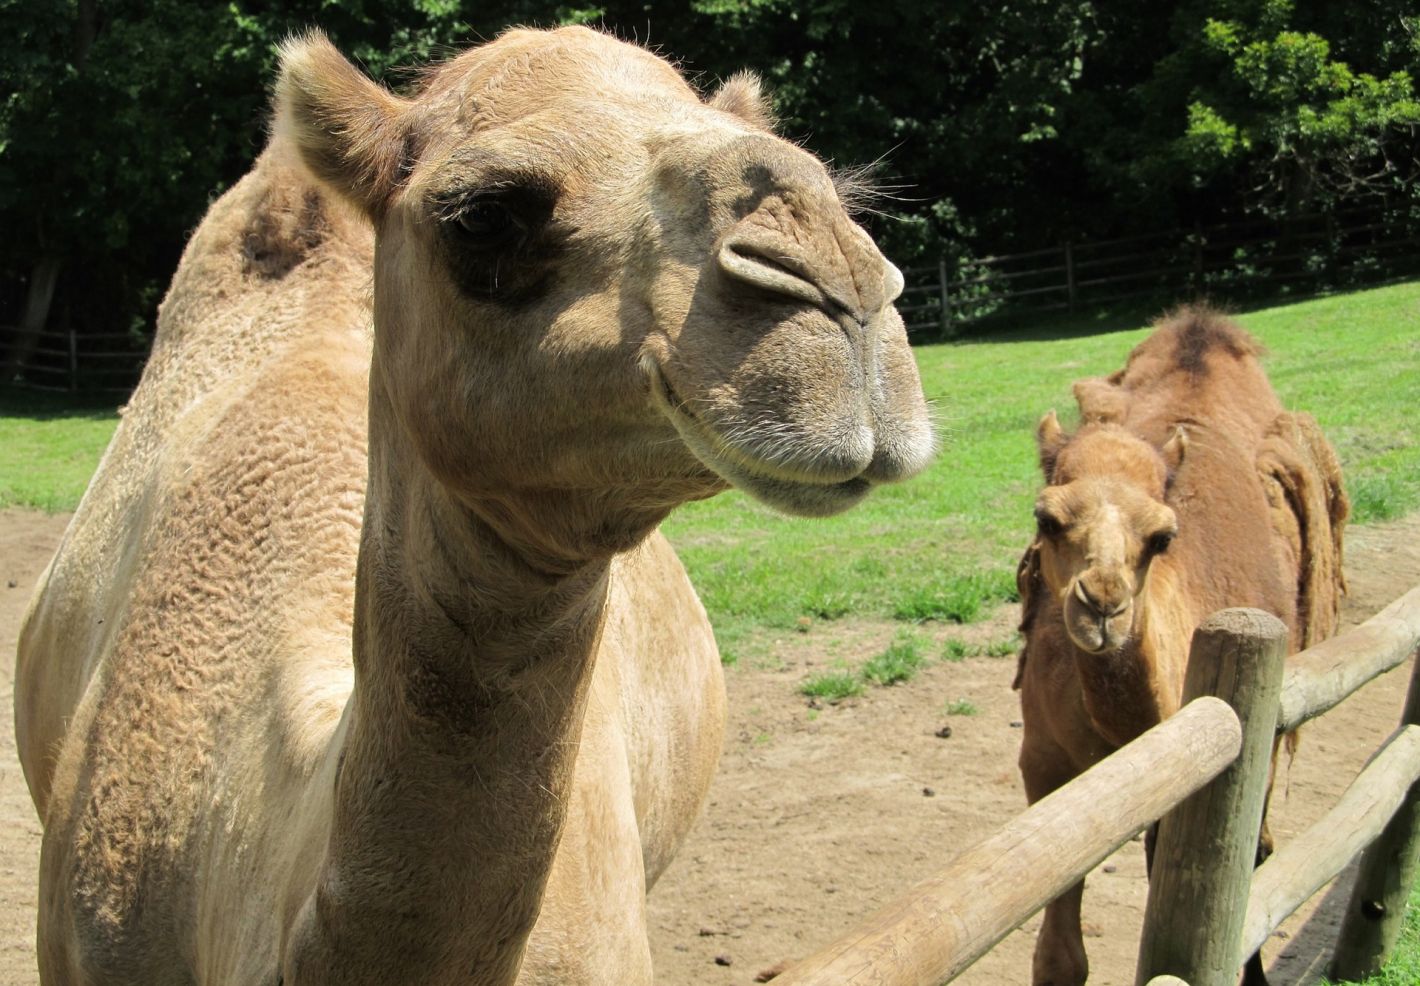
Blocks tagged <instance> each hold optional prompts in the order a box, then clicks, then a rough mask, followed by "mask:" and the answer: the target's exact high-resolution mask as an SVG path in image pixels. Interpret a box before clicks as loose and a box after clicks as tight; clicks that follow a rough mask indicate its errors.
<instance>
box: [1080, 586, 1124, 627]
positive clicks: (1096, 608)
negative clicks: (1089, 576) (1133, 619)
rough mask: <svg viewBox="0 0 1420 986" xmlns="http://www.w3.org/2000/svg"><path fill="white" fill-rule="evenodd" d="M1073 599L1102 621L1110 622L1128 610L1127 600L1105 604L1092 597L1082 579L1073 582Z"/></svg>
mask: <svg viewBox="0 0 1420 986" xmlns="http://www.w3.org/2000/svg"><path fill="white" fill-rule="evenodd" d="M1075 598H1076V599H1078V600H1080V602H1082V603H1084V604H1085V607H1086V608H1087V609H1089V611H1090V612H1092V613H1094V614H1096V615H1097V616H1099V617H1100V618H1101V619H1104V620H1111V619H1113V618H1114V617H1116V616H1119V615H1120V614H1122V613H1123V612H1124V611H1125V610H1126V609H1128V608H1129V600H1128V598H1124V599H1121V600H1119V601H1117V602H1107V601H1104V600H1101V599H1099V598H1097V597H1096V596H1094V595H1092V594H1091V593H1090V590H1089V589H1088V588H1087V587H1086V586H1085V582H1084V580H1083V579H1078V580H1076V582H1075Z"/></svg>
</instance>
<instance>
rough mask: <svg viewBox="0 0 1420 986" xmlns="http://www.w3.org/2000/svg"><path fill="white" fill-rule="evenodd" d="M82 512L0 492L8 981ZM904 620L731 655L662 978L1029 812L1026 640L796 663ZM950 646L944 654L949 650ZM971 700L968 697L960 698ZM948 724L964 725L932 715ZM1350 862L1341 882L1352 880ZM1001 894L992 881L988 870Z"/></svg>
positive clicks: (837, 918)
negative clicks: (16, 674)
mask: <svg viewBox="0 0 1420 986" xmlns="http://www.w3.org/2000/svg"><path fill="white" fill-rule="evenodd" d="M66 520H67V518H64V517H46V516H43V515H39V514H34V513H28V512H20V511H9V512H0V655H4V656H3V657H0V706H3V709H0V720H3V723H4V726H3V728H0V984H4V986H9V984H14V986H31V984H33V983H34V982H35V980H36V974H35V964H34V947H33V938H34V910H35V907H34V900H35V871H36V865H37V861H38V853H39V837H40V827H39V823H38V822H37V821H36V819H35V816H34V811H33V808H32V806H31V804H30V800H29V794H28V792H27V790H26V788H25V783H24V778H23V777H22V775H21V773H20V768H19V766H18V764H17V763H16V760H15V746H14V739H13V737H12V735H11V729H10V726H9V723H10V722H11V719H12V716H11V707H12V703H13V699H14V688H13V657H12V655H13V654H14V651H15V640H16V635H17V633H18V631H19V623H20V620H21V618H22V617H23V614H24V611H25V607H26V605H27V602H28V600H29V596H30V592H31V590H32V589H33V587H34V584H35V582H36V580H37V579H38V577H39V575H40V573H41V571H42V570H43V568H44V566H45V564H46V563H47V562H48V560H49V557H50V555H51V554H52V553H53V551H54V548H55V546H56V545H57V544H58V542H59V539H60V537H61V535H62V533H63V529H64V525H65V523H66ZM1346 560H1347V566H1346V568H1347V573H1348V576H1349V578H1350V582H1351V595H1350V598H1349V600H1348V602H1347V607H1346V614H1345V615H1346V623H1347V625H1348V626H1349V625H1351V624H1354V623H1356V622H1359V621H1360V620H1362V619H1364V618H1366V617H1367V616H1369V615H1370V614H1372V613H1373V612H1375V611H1376V610H1377V609H1379V608H1381V607H1382V606H1384V605H1385V604H1386V603H1388V602H1390V601H1391V600H1392V599H1394V598H1395V597H1396V596H1399V595H1401V594H1402V593H1403V592H1405V591H1406V590H1408V589H1409V588H1410V587H1412V586H1414V585H1416V584H1420V515H1415V516H1412V517H1409V518H1406V519H1405V520H1401V521H1398V522H1394V523H1390V524H1384V525H1374V526H1371V527H1367V528H1356V529H1353V530H1352V531H1351V532H1350V534H1349V537H1348V542H1347V559H1346ZM1015 619H1016V614H1015V613H1014V612H1012V611H1011V609H1010V608H1009V607H1007V608H1003V609H1002V610H1001V611H1000V612H998V613H996V614H995V615H994V617H993V618H992V619H991V620H990V621H989V622H988V623H985V624H979V625H977V626H974V627H971V628H967V629H965V630H963V629H962V628H948V627H937V626H931V625H929V626H928V627H926V628H924V631H923V632H924V633H926V634H928V635H931V636H932V637H934V638H935V639H936V640H938V641H942V640H945V638H946V637H947V636H965V637H967V638H969V639H974V640H979V641H981V642H987V641H992V640H999V639H1001V638H1002V637H1003V636H1006V635H1008V634H1009V633H1010V631H1011V630H1012V629H1013V627H1014V622H1015ZM897 629H898V628H896V627H894V626H891V625H880V624H859V623H853V622H846V621H840V622H837V623H834V624H818V625H815V626H814V627H813V628H811V629H810V630H809V631H808V632H807V633H803V634H795V635H791V636H790V637H789V638H788V639H785V640H783V641H781V642H780V643H779V644H777V645H776V647H775V650H774V653H773V654H772V655H771V657H769V658H768V659H762V660H758V661H754V662H751V663H749V664H748V665H747V666H741V667H735V668H731V669H730V670H729V673H728V684H729V694H730V723H729V729H728V733H727V738H726V743H725V754H724V758H723V760H722V761H721V766H720V772H719V775H718V777H717V779H716V781H715V785H714V788H713V789H712V791H711V796H710V804H709V806H708V809H707V811H706V812H705V814H704V816H703V817H702V818H701V820H700V822H699V823H698V825H697V827H696V829H695V831H694V832H693V833H692V835H691V837H690V840H689V842H688V843H687V844H686V846H685V847H684V848H683V849H682V850H681V853H680V855H679V857H678V858H677V859H676V861H675V862H674V863H673V864H672V865H671V867H670V869H669V871H668V872H667V873H666V874H665V876H664V877H663V878H662V879H661V881H660V883H659V884H658V885H657V886H656V888H655V889H654V891H653V892H652V894H651V901H650V921H651V936H652V950H653V954H654V957H655V962H656V969H657V981H658V982H659V983H662V984H666V986H691V984H694V986H702V984H709V986H721V984H726V986H728V984H736V986H743V984H748V983H750V982H752V981H753V979H754V976H755V974H756V973H757V972H758V971H759V970H761V969H763V968H765V967H767V966H770V965H773V964H774V963H777V962H779V961H781V960H785V959H795V958H800V957H802V956H804V955H806V954H808V953H809V952H811V951H813V949H815V948H816V947H818V946H820V945H823V944H826V943H827V942H829V941H830V940H832V939H833V938H834V937H836V936H837V935H838V934H840V933H842V932H843V931H846V930H847V929H848V928H849V927H851V926H852V925H853V924H854V923H855V922H856V921H858V920H860V919H861V918H863V917H865V916H867V915H868V914H870V913H872V912H873V911H874V910H876V909H877V908H878V907H879V906H881V905H882V904H885V903H887V902H888V901H889V900H891V899H892V898H894V897H895V896H897V895H899V894H900V893H902V892H903V891H905V890H906V889H907V888H908V887H910V886H911V885H912V884H913V883H915V882H916V881H918V880H920V879H921V878H923V877H925V876H927V875H928V874H930V873H931V872H932V871H934V870H935V869H937V868H939V867H940V866H942V865H943V864H944V863H945V862H946V861H947V860H949V859H950V858H951V857H952V856H953V855H954V854H955V853H957V852H958V851H960V850H962V849H964V848H966V847H967V846H969V845H971V844H972V843H973V842H975V841H977V840H978V839H980V838H982V837H984V836H985V835H987V834H989V833H990V832H991V831H993V830H994V829H995V828H996V827H997V826H999V825H1000V824H1001V823H1002V822H1004V821H1005V820H1006V819H1008V818H1010V817H1011V816H1012V815H1014V814H1016V813H1017V812H1019V811H1021V810H1022V809H1023V808H1024V806H1025V796H1024V794H1023V793H1022V790H1021V784H1020V780H1019V777H1018V774H1017V771H1016V750H1017V747H1018V745H1019V743H1020V729H1019V727H1018V726H1017V725H1016V722H1017V721H1018V718H1019V709H1018V706H1017V702H1016V695H1015V693H1014V692H1012V691H1011V688H1010V683H1011V678H1012V675H1013V673H1014V670H1015V661H1014V658H1012V657H1006V658H987V657H982V658H971V659H967V660H965V661H962V662H959V663H947V662H936V661H933V662H931V665H930V666H929V667H927V668H926V669H925V670H924V671H923V672H921V673H920V674H919V675H918V676H917V678H916V679H914V680H913V681H912V682H910V683H908V684H904V685H898V686H895V687H892V688H877V689H873V690H872V691H870V692H869V693H868V694H867V695H866V696H864V697H863V698H860V699H856V700H851V701H849V702H845V703H843V704H841V705H838V706H833V707H826V708H823V709H811V708H809V707H808V706H807V704H806V700H805V699H804V698H803V697H802V696H800V695H799V694H798V692H797V686H798V685H799V683H800V682H801V681H802V680H803V679H804V678H805V677H806V676H807V675H808V674H810V673H812V672H814V671H815V670H822V669H823V668H825V667H826V666H829V665H830V664H831V663H832V662H834V661H836V660H839V659H844V660H847V661H849V662H853V663H856V662H857V661H858V660H860V659H862V658H865V657H867V656H870V655H872V654H875V653H877V652H879V651H880V650H881V649H882V648H883V647H884V646H886V644H887V642H888V641H889V640H891V639H892V636H893V634H894V633H895V632H896V630H897ZM935 652H940V650H939V648H938V649H937V650H936V651H935ZM1405 684H1406V672H1405V671H1397V672H1393V673H1391V674H1389V675H1386V676H1384V677H1382V678H1381V679H1379V680H1377V681H1375V682H1373V683H1372V684H1371V685H1369V686H1367V688H1366V689H1364V690H1363V691H1362V692H1361V693H1360V694H1359V695H1358V696H1356V697H1355V698H1353V699H1352V700H1350V701H1348V702H1346V703H1344V704H1343V705H1342V706H1341V707H1339V708H1338V709H1336V710H1334V711H1333V712H1332V713H1330V714H1328V715H1326V716H1324V717H1322V718H1321V719H1320V720H1318V721H1317V722H1316V723H1314V724H1312V725H1310V726H1308V727H1307V730H1306V732H1305V733H1304V736H1303V740H1302V746H1301V749H1300V750H1299V751H1298V753H1297V756H1296V758H1295V760H1294V761H1293V763H1292V764H1291V765H1290V767H1288V768H1286V769H1285V770H1284V771H1283V773H1282V774H1281V775H1280V777H1279V780H1278V785H1277V790H1276V793H1275V794H1274V797H1273V810H1272V829H1273V832H1274V833H1275V834H1276V836H1277V839H1278V843H1279V844H1284V843H1285V842H1286V841H1287V840H1288V839H1289V838H1290V837H1292V836H1294V835H1295V834H1296V833H1298V832H1300V831H1301V830H1303V829H1304V828H1305V827H1306V826H1307V825H1308V824H1310V823H1311V822H1312V821H1313V820H1315V819H1316V818H1317V817H1319V816H1320V815H1321V814H1322V813H1323V812H1324V811H1325V810H1326V808H1327V807H1329V806H1330V805H1331V804H1332V803H1333V802H1334V801H1335V799H1336V797H1337V796H1338V795H1339V794H1340V792H1341V790H1342V789H1343V788H1344V787H1345V785H1346V784H1347V783H1348V782H1349V781H1350V779H1351V778H1352V777H1353V776H1354V775H1355V773H1356V771H1357V770H1359V768H1360V766H1361V764H1362V763H1363V761H1364V760H1365V758H1366V756H1367V754H1368V753H1369V752H1370V751H1371V750H1372V749H1374V748H1375V746H1376V745H1377V744H1378V743H1379V742H1380V741H1381V740H1382V739H1383V738H1384V737H1385V736H1386V735H1387V734H1388V733H1389V732H1390V730H1391V729H1392V728H1393V727H1394V725H1395V723H1396V722H1397V720H1398V718H1399V715H1400V707H1401V704H1402V700H1403V697H1404V691H1405ZM957 699H967V700H969V702H970V703H971V704H972V705H974V706H975V707H976V709H977V711H976V713H975V714H973V715H960V714H958V715H951V716H949V715H947V713H946V711H945V709H946V704H947V703H948V702H951V701H954V700H957ZM943 726H950V727H951V731H950V733H951V734H950V736H949V737H947V738H941V737H939V736H938V735H937V733H938V731H939V730H941V728H942V727H943ZM1143 870H1144V866H1143V849H1142V847H1141V846H1140V844H1139V843H1138V842H1135V843H1131V844H1127V845H1126V846H1125V847H1124V848H1123V849H1121V850H1120V851H1119V852H1118V853H1116V854H1115V855H1114V856H1113V857H1112V858H1110V859H1109V860H1107V861H1106V862H1105V863H1104V864H1103V865H1102V866H1101V867H1099V869H1098V870H1097V871H1096V872H1095V873H1093V874H1092V875H1091V876H1090V877H1089V883H1088V889H1087V891H1086V895H1085V921H1086V934H1087V936H1088V937H1087V940H1086V945H1087V947H1088V948H1089V951H1090V960H1091V965H1092V969H1093V974H1092V976H1091V982H1092V983H1097V984H1101V986H1109V984H1115V986H1128V984H1130V983H1132V981H1133V976H1132V969H1133V963H1134V959H1135V955H1136V952H1137V948H1138V936H1139V922H1140V917H1141V914H1142V912H1143V906H1144V901H1145V897H1146V888H1145V882H1144V873H1143ZM1344 880H1345V878H1344V877H1343V880H1342V881H1338V883H1344ZM1344 889H1345V888H1344V887H1341V888H1340V889H1337V888H1329V889H1326V890H1323V891H1322V892H1321V893H1319V894H1318V895H1317V897H1316V898H1314V899H1313V900H1312V901H1311V902H1309V903H1308V905H1307V906H1306V907H1304V908H1303V910H1302V911H1301V912H1299V913H1298V914H1297V915H1296V916H1294V917H1293V918H1292V919H1291V920H1290V921H1289V922H1288V923H1287V924H1286V925H1284V927H1283V929H1282V930H1281V932H1280V933H1279V934H1278V935H1277V936H1276V937H1274V939H1273V940H1272V942H1271V943H1270V945H1269V946H1268V948H1267V950H1266V954H1267V956H1268V959H1269V962H1270V963H1271V969H1272V972H1273V977H1272V978H1273V982H1274V983H1275V984H1277V986H1288V984H1300V983H1309V982H1314V981H1315V980H1316V977H1317V976H1318V975H1319V974H1320V972H1321V971H1322V970H1323V969H1324V964H1325V960H1326V957H1327V951H1328V949H1329V947H1330V944H1331V941H1332V939H1333V937H1334V933H1335V926H1336V921H1337V915H1338V912H1339V910H1340V907H1341V906H1342V904H1343V903H1344V899H1345V895H1344ZM981 892H990V888H981ZM1037 924H1038V919H1035V920H1032V921H1031V922H1028V923H1027V924H1026V925H1025V926H1024V928H1022V929H1021V930H1019V931H1017V932H1015V933H1013V934H1012V935H1010V936H1008V937H1007V938H1006V939H1005V940H1004V941H1003V942H1002V943H1001V944H1000V945H999V946H998V947H997V948H996V949H995V950H994V951H993V952H991V953H990V954H989V955H987V956H986V957H985V958H983V959H982V960H981V961H980V962H978V963H977V964H976V965H975V966H974V967H973V968H972V969H971V970H970V971H969V972H968V973H967V974H966V975H965V976H964V977H963V978H961V979H959V980H958V982H962V983H969V984H1016V983H1025V982H1028V981H1029V976H1030V951H1031V946H1032V944H1033V942H1034V940H1035V932H1036V927H1037Z"/></svg>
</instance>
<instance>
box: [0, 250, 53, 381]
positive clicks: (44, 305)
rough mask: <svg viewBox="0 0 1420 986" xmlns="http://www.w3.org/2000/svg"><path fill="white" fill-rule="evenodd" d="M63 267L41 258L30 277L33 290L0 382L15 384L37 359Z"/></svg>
mask: <svg viewBox="0 0 1420 986" xmlns="http://www.w3.org/2000/svg"><path fill="white" fill-rule="evenodd" d="M61 266H62V265H61V263H60V260H59V258H58V257H52V256H45V257H40V258H39V260H37V261H36V262H35V266H34V270H33V271H32V272H31V273H30V286H29V290H28V291H27V292H26V294H25V311H24V314H23V315H21V316H20V324H19V325H18V326H17V327H16V333H15V342H14V345H13V346H11V348H10V355H9V356H8V357H7V358H6V360H5V366H4V369H3V373H0V380H5V381H9V380H13V379H14V377H15V375H16V374H17V373H19V372H20V371H21V370H22V369H24V367H25V365H26V364H27V363H28V362H29V361H30V357H31V356H33V355H34V351H35V349H36V347H38V346H39V340H40V337H41V336H42V335H44V327H45V325H46V323H48V321H49V309H50V305H51V303H52V302H53V301H54V286H55V284H56V283H57V282H58V281H59V269H60V267H61Z"/></svg>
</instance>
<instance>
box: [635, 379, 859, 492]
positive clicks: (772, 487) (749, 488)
mask: <svg viewBox="0 0 1420 986" xmlns="http://www.w3.org/2000/svg"><path fill="white" fill-rule="evenodd" d="M647 371H648V373H649V374H650V376H651V378H652V384H651V393H652V399H653V400H654V401H655V403H656V404H657V405H658V406H659V407H660V409H661V411H662V412H663V413H665V415H666V416H667V417H668V418H669V419H670V421H671V424H672V425H674V426H675V429H676V431H677V432H678V433H679V434H680V436H681V439H682V440H683V441H684V442H685V444H686V445H687V446H688V447H689V448H690V450H691V451H692V452H693V453H694V454H695V457H696V458H698V459H699V460H700V461H701V462H702V463H703V464H704V465H705V466H707V467H708V468H709V469H710V470H711V471H712V472H714V473H715V474H716V475H718V476H720V477H721V478H722V479H724V480H726V481H727V482H729V483H730V484H731V485H733V486H736V487H738V488H739V489H742V490H744V491H745V492H746V493H749V494H750V495H751V496H754V497H755V498H757V499H759V500H763V501H764V502H765V503H767V504H769V505H770V506H772V507H777V508H778V509H780V510H783V511H785V512H787V513H792V514H801V515H808V516H816V517H826V516H829V515H831V514H836V513H839V512H841V511H843V510H847V509H848V508H849V507H851V506H853V505H854V504H856V503H857V502H858V501H860V500H862V499H863V497H864V496H866V495H867V493H868V491H869V490H870V489H871V488H872V485H873V484H872V483H871V481H869V480H868V479H866V478H863V477H861V476H855V477H851V478H849V479H846V480H821V481H814V480H813V479H810V478H806V477H799V476H796V477H794V478H786V477H784V476H783V475H782V472H781V471H776V470H775V469H774V467H773V466H772V465H771V464H769V463H764V462H761V461H758V460H757V459H756V457H755V455H754V454H753V452H752V451H750V450H747V449H743V448H740V447H738V446H736V445H734V444H733V443H732V442H731V441H730V440H729V439H727V438H726V437H725V436H723V435H722V434H721V433H720V432H719V431H717V430H716V429H715V428H714V427H713V426H711V425H710V424H709V423H707V422H706V421H704V420H703V419H702V418H701V417H700V416H699V415H697V414H695V413H694V412H693V411H691V410H690V408H689V407H688V406H687V405H686V403H685V401H684V400H682V399H681V397H680V395H679V394H677V393H676V390H675V388H674V387H673V386H671V383H670V381H669V380H667V379H666V375H665V373H663V372H662V371H661V368H660V367H659V366H657V365H655V364H654V362H652V361H649V360H648V361H647Z"/></svg>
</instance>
